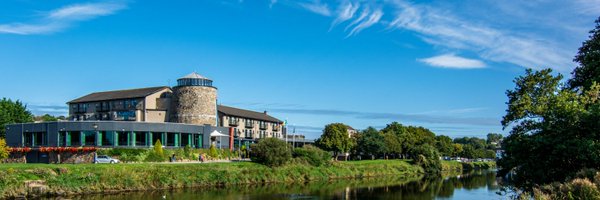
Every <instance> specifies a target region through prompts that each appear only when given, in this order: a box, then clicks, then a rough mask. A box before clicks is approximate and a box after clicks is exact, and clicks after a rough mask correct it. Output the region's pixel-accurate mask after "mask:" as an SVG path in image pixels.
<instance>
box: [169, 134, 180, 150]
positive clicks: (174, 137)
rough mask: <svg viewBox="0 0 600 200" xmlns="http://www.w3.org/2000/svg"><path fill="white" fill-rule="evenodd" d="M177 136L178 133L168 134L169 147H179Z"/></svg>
mask: <svg viewBox="0 0 600 200" xmlns="http://www.w3.org/2000/svg"><path fill="white" fill-rule="evenodd" d="M176 140H177V134H176V133H167V144H166V146H168V147H174V146H176V145H177V142H178V141H176Z"/></svg>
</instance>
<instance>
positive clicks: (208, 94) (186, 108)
mask: <svg viewBox="0 0 600 200" xmlns="http://www.w3.org/2000/svg"><path fill="white" fill-rule="evenodd" d="M171 108H172V109H170V110H171V112H172V113H171V114H170V116H171V122H175V123H185V124H197V125H204V124H209V125H211V126H216V125H217V124H216V119H217V89H216V88H214V87H204V86H183V87H175V88H173V100H172V102H171Z"/></svg>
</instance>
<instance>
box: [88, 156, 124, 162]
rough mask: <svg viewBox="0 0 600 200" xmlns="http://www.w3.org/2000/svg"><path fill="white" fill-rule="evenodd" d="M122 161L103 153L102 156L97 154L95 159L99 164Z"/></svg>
mask: <svg viewBox="0 0 600 200" xmlns="http://www.w3.org/2000/svg"><path fill="white" fill-rule="evenodd" d="M119 162H121V161H119V160H118V159H115V158H111V157H110V156H106V155H102V156H97V157H96V160H94V163H96V164H98V163H110V164H115V163H119Z"/></svg>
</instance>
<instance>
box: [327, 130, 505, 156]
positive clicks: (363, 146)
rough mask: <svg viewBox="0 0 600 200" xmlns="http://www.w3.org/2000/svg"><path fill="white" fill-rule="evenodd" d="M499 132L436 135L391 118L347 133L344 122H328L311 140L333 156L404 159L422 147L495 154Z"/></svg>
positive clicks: (445, 152)
mask: <svg viewBox="0 0 600 200" xmlns="http://www.w3.org/2000/svg"><path fill="white" fill-rule="evenodd" d="M501 140H502V135H501V134H497V133H490V134H488V135H487V140H486V139H481V138H477V137H463V138H455V139H452V138H450V137H448V136H445V135H439V136H436V135H435V133H433V132H432V131H431V130H429V129H427V128H424V127H420V126H405V125H402V124H400V123H398V122H392V123H391V124H388V125H387V126H386V127H385V128H383V129H381V130H377V129H376V128H373V127H368V128H366V129H364V130H362V131H359V132H358V133H357V134H352V135H351V134H349V132H348V126H347V125H345V124H343V123H332V124H328V125H326V126H325V129H324V130H323V134H322V135H321V137H320V138H319V139H317V140H316V142H315V144H316V145H317V146H318V147H320V148H322V149H324V150H327V151H331V152H334V155H335V157H338V155H340V154H341V153H349V154H350V156H351V157H352V158H353V159H376V158H389V159H397V158H398V159H406V158H413V157H416V156H417V155H418V152H421V151H422V150H423V148H424V149H425V150H432V151H436V153H437V154H439V155H440V156H447V157H462V158H469V159H475V158H495V157H496V152H495V150H496V149H497V148H499V145H498V144H499V143H500V142H501Z"/></svg>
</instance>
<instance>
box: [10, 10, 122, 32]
mask: <svg viewBox="0 0 600 200" xmlns="http://www.w3.org/2000/svg"><path fill="white" fill-rule="evenodd" d="M125 7H126V6H125V4H121V3H88V4H74V5H69V6H65V7H62V8H59V9H56V10H53V11H50V12H48V13H47V14H46V15H45V16H44V17H43V18H41V19H37V20H38V22H36V23H10V24H0V33H7V34H19V35H32V34H49V33H54V32H59V31H62V30H64V29H66V28H68V27H70V26H71V25H72V24H73V23H75V22H77V21H84V20H89V19H93V18H95V17H100V16H106V15H111V14H114V13H115V12H117V11H119V10H121V9H124V8H125Z"/></svg>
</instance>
